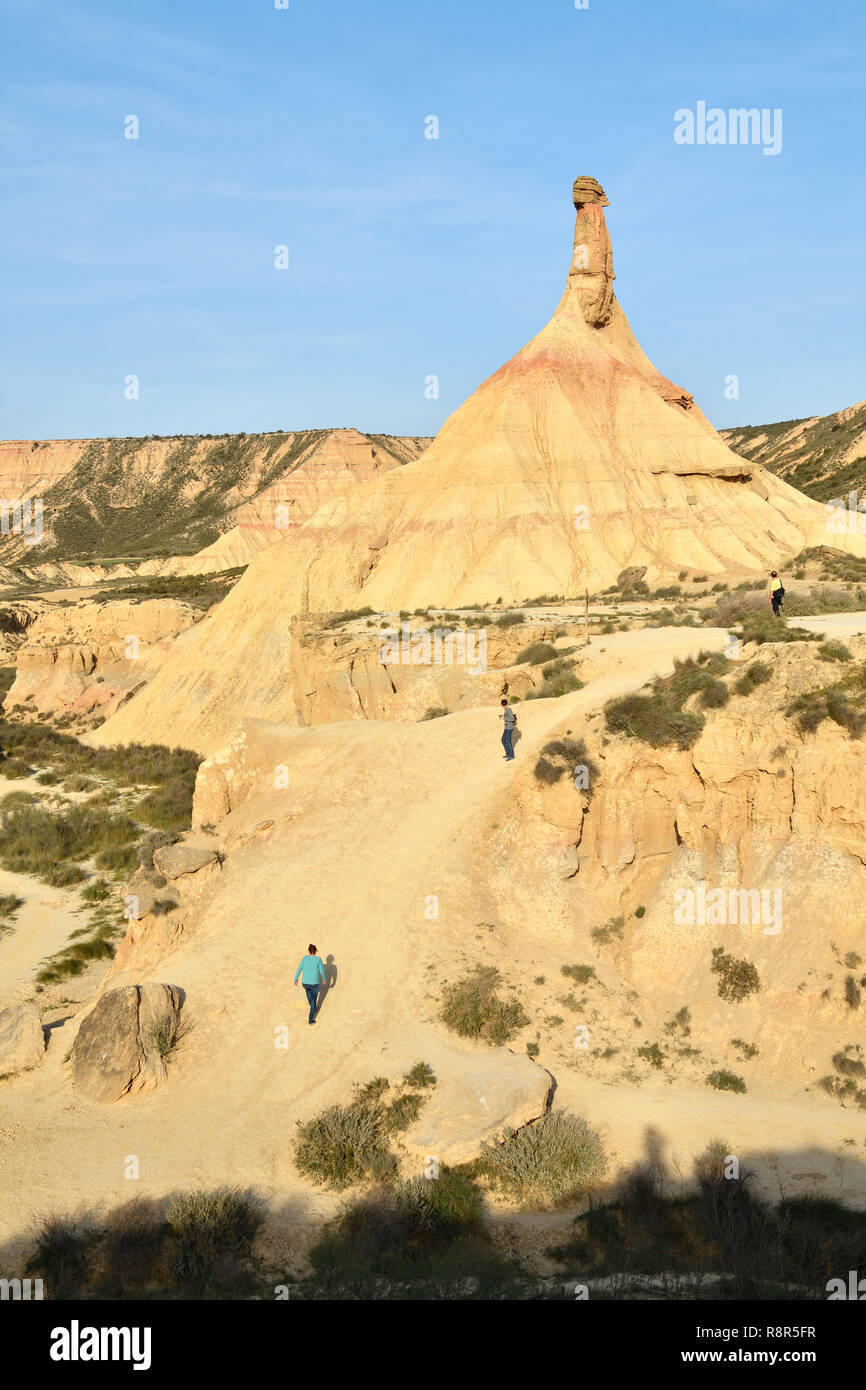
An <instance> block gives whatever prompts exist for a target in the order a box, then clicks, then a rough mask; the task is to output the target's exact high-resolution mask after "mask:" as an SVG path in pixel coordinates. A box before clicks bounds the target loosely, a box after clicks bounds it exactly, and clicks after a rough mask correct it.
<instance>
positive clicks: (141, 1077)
mask: <svg viewBox="0 0 866 1390" xmlns="http://www.w3.org/2000/svg"><path fill="white" fill-rule="evenodd" d="M181 1004H182V998H181V993H180V990H179V989H178V988H177V986H176V985H159V984H146V985H123V986H121V987H120V988H119V989H112V990H109V991H108V992H107V993H106V994H103V995H102V997H101V998H100V999H99V1000H98V1002H97V1004H96V1006H95V1008H94V1009H92V1010H91V1012H90V1013H89V1014H88V1015H87V1017H86V1018H85V1019H84V1022H83V1023H82V1024H81V1027H80V1028H79V1030H78V1034H77V1036H76V1039H75V1042H74V1043H73V1045H72V1083H73V1085H74V1087H75V1089H76V1091H79V1092H81V1094H82V1095H86V1096H89V1097H90V1099H91V1100H98V1101H106V1102H107V1101H113V1100H119V1099H120V1097H121V1096H125V1095H130V1094H132V1093H134V1092H136V1091H142V1090H148V1089H152V1088H153V1087H154V1086H157V1085H159V1083H160V1081H161V1080H162V1079H163V1077H164V1076H165V1074H166V1064H165V1058H166V1056H167V1054H168V1052H169V1051H170V1050H171V1047H172V1045H173V1043H174V1041H175V1039H176V1037H177V1029H178V1023H179V1020H180V1010H181Z"/></svg>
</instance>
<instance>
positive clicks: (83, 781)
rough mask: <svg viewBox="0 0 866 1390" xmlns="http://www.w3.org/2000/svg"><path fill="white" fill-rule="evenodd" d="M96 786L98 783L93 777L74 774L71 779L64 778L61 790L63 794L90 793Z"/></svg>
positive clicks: (80, 773) (79, 773)
mask: <svg viewBox="0 0 866 1390" xmlns="http://www.w3.org/2000/svg"><path fill="white" fill-rule="evenodd" d="M37 780H38V779H37ZM98 786H99V783H98V782H97V780H96V778H95V777H87V776H85V774H84V773H82V772H76V773H75V774H74V775H73V776H72V777H67V778H66V780H65V782H64V783H63V790H64V791H65V792H92V791H95V790H96V788H97V787H98Z"/></svg>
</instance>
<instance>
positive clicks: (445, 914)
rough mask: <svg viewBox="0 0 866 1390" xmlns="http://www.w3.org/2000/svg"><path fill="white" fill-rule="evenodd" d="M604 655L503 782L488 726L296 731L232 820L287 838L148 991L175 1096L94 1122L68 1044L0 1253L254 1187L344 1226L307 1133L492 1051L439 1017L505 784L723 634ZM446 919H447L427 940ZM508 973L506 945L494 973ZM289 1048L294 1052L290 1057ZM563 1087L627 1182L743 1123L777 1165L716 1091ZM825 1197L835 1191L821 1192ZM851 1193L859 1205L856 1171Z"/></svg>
mask: <svg viewBox="0 0 866 1390" xmlns="http://www.w3.org/2000/svg"><path fill="white" fill-rule="evenodd" d="M843 616H845V617H847V616H848V615H843ZM828 630H830V631H833V630H834V629H833V625H832V623H831V624H830V625H829V627H828ZM602 641H603V650H602V642H599V643H598V644H594V647H593V648H591V649H590V654H591V656H593V657H594V656H596V655H598V656H599V657H601V656H602V655H603V656H604V659H605V662H606V663H608V662H609V663H612V665H613V669H612V670H611V671H609V673H608V674H606V675H604V676H603V677H601V678H600V679H598V680H595V681H590V682H589V683H588V684H587V685H586V686H585V687H584V688H583V689H582V690H579V691H576V692H574V693H573V694H570V695H567V696H564V697H562V698H561V699H558V700H538V701H531V702H527V703H524V704H521V705H520V706H519V709H518V715H519V724H520V729H521V734H522V739H521V742H520V743H519V744H518V745H517V748H518V757H517V759H516V761H515V762H514V763H513V764H509V763H506V762H505V761H504V760H503V759H502V753H501V748H500V746H499V736H500V731H501V725H500V724H499V722H498V719H497V713H498V711H497V710H495V709H492V710H491V709H490V708H484V709H471V710H465V711H461V712H458V713H455V714H453V715H451V716H449V717H447V718H442V719H438V720H431V721H428V722H426V723H421V724H412V725H408V724H395V723H375V722H363V721H357V722H354V723H351V724H337V725H322V726H317V727H315V728H313V729H303V730H301V729H294V728H288V727H287V728H286V729H285V731H284V737H285V749H286V761H287V764H288V766H289V768H290V779H289V787H288V789H287V791H285V792H280V793H277V792H274V791H269V792H267V793H264V792H263V793H261V794H259V795H255V796H253V797H252V798H251V799H250V802H249V803H245V804H244V805H243V806H242V807H241V808H240V809H239V810H238V811H237V812H235V813H233V816H232V817H230V818H229V819H230V821H235V822H237V824H239V825H241V826H250V827H252V826H253V825H254V824H255V823H256V822H261V820H262V819H263V817H265V816H272V817H273V818H274V819H275V821H276V824H275V827H274V831H273V832H272V833H269V834H268V835H267V836H263V837H261V838H260V839H259V840H257V841H255V842H254V843H252V844H251V845H249V846H247V847H246V848H244V849H240V850H238V851H237V852H236V853H232V854H230V855H229V857H228V858H227V860H226V863H225V865H224V866H223V870H222V871H221V875H220V879H219V884H218V887H217V889H216V890H215V891H214V892H213V894H212V895H211V898H210V900H209V901H208V903H207V904H206V905H205V907H204V910H203V912H202V915H201V920H200V922H199V923H198V924H197V927H196V930H195V933H194V934H193V935H191V936H189V938H188V939H187V938H185V939H184V941H183V944H182V945H181V946H180V948H179V949H177V950H176V951H174V952H173V953H172V954H171V955H170V956H168V957H167V958H166V959H165V960H164V961H162V962H161V963H160V965H159V966H158V967H157V968H155V969H154V970H152V971H149V972H147V974H146V978H151V979H155V980H164V981H171V982H172V983H174V984H177V985H179V986H180V987H181V988H182V989H183V990H184V991H185V992H186V996H187V1000H188V1005H187V1006H186V1007H187V1010H188V1015H189V1018H190V1021H191V1023H192V1028H191V1031H190V1033H189V1034H188V1036H187V1037H186V1038H185V1039H184V1040H183V1042H182V1044H181V1046H180V1048H179V1049H178V1053H177V1056H176V1059H175V1060H173V1061H172V1063H171V1074H170V1077H169V1079H168V1081H167V1082H166V1083H165V1084H164V1086H163V1087H161V1088H160V1089H159V1090H158V1091H156V1092H154V1093H152V1094H149V1095H143V1096H140V1097H136V1098H134V1099H130V1100H124V1101H121V1102H118V1103H117V1104H115V1105H111V1106H97V1105H94V1104H92V1103H90V1102H87V1101H84V1100H81V1099H80V1098H78V1097H76V1096H75V1094H74V1093H73V1092H72V1090H71V1086H70V1082H69V1078H68V1075H67V1074H66V1071H65V1069H64V1063H63V1057H64V1055H65V1053H66V1051H67V1048H68V1046H69V1041H70V1036H71V1033H72V1032H73V1031H74V1027H75V1026H76V1025H75V1023H74V1022H73V1023H72V1024H70V1025H67V1026H66V1027H64V1028H60V1029H58V1030H57V1036H56V1038H55V1039H53V1041H52V1045H51V1047H50V1048H49V1052H48V1054H47V1057H46V1060H45V1062H44V1064H43V1066H42V1068H41V1069H40V1070H39V1072H37V1073H33V1074H31V1076H30V1077H28V1078H22V1079H21V1080H20V1081H15V1082H12V1083H7V1084H6V1087H5V1088H4V1096H3V1099H4V1109H5V1119H4V1121H3V1123H2V1126H0V1186H2V1187H3V1188H5V1190H7V1191H9V1190H10V1189H14V1190H16V1191H17V1193H18V1200H17V1201H16V1207H15V1211H14V1212H10V1211H9V1209H8V1206H7V1208H6V1213H5V1215H4V1216H0V1236H3V1235H15V1234H16V1233H20V1229H21V1223H22V1214H26V1213H27V1212H30V1213H34V1212H38V1211H40V1210H46V1209H64V1210H68V1209H69V1208H70V1207H74V1206H77V1205H78V1204H80V1203H91V1204H92V1203H94V1202H96V1203H98V1202H106V1203H109V1204H110V1203H113V1202H118V1201H123V1200H126V1199H128V1198H129V1197H130V1196H131V1195H134V1191H147V1192H150V1193H153V1194H154V1195H162V1194H164V1193H166V1192H169V1191H171V1190H174V1189H183V1188H188V1187H191V1186H197V1185H199V1184H201V1183H208V1184H209V1183H223V1182H238V1183H241V1184H253V1185H255V1186H257V1187H258V1188H259V1189H260V1190H263V1191H265V1192H266V1193H267V1194H268V1195H269V1196H270V1198H271V1201H272V1203H273V1205H274V1207H275V1208H281V1207H282V1208H284V1209H285V1210H286V1211H287V1212H289V1213H290V1214H289V1215H287V1217H286V1219H287V1220H289V1221H290V1220H292V1219H296V1220H299V1221H300V1220H308V1219H310V1218H315V1216H316V1215H317V1214H322V1213H325V1212H327V1211H329V1210H332V1209H333V1207H334V1204H335V1198H334V1197H333V1196H332V1195H331V1194H324V1193H318V1192H311V1191H310V1189H309V1187H308V1186H306V1185H302V1184H301V1183H300V1182H299V1179H298V1176H297V1174H296V1172H295V1171H294V1169H293V1166H292V1163H291V1157H290V1154H291V1144H292V1139H293V1135H294V1122H295V1120H296V1119H297V1118H307V1117H308V1116H310V1115H312V1114H314V1113H316V1112H317V1111H318V1110H320V1109H321V1108H322V1106H324V1105H326V1104H329V1103H332V1102H334V1101H338V1100H341V1101H345V1099H346V1098H347V1097H348V1095H349V1094H350V1093H351V1087H352V1084H353V1083H354V1082H356V1081H360V1080H365V1079H367V1078H369V1077H371V1076H374V1075H377V1074H387V1075H392V1076H393V1075H395V1074H399V1073H400V1072H401V1071H402V1070H403V1069H404V1068H406V1067H408V1066H410V1065H411V1064H412V1063H413V1062H415V1061H418V1060H422V1059H423V1060H426V1061H429V1062H430V1063H431V1064H432V1065H433V1067H434V1070H436V1071H437V1072H440V1073H443V1074H444V1073H446V1072H448V1071H449V1069H453V1068H455V1067H459V1066H461V1065H462V1067H463V1068H464V1070H466V1071H471V1068H472V1059H473V1055H474V1054H477V1053H479V1052H483V1051H484V1049H483V1048H482V1047H480V1046H479V1047H477V1048H473V1046H472V1045H471V1044H468V1043H464V1042H462V1041H461V1042H460V1045H459V1047H458V1046H457V1045H456V1044H455V1042H453V1041H452V1040H451V1038H450V1037H449V1036H448V1035H446V1034H445V1030H444V1029H443V1028H442V1026H441V1025H439V1024H437V1023H436V1022H435V1012H436V1002H437V1000H438V997H439V993H440V990H441V985H442V982H443V979H448V978H452V979H453V978H457V977H458V976H459V975H460V973H461V971H462V970H463V969H464V963H465V960H466V959H467V946H468V945H472V944H473V943H474V941H475V939H476V937H477V924H479V923H480V922H481V920H482V914H483V908H482V907H481V906H480V904H479V896H480V890H479V885H478V882H477V874H476V867H477V866H476V857H475V856H476V850H477V845H478V843H479V839H480V838H481V839H483V838H484V837H486V836H488V835H489V834H490V832H491V827H495V826H496V825H497V824H500V823H501V821H502V819H503V818H504V816H505V814H506V813H507V809H508V806H509V802H510V800H511V798H512V797H513V783H514V778H515V777H516V776H517V775H519V773H520V772H521V770H522V769H524V768H525V767H526V766H527V765H529V764H530V763H531V761H532V760H533V758H534V756H536V755H537V752H538V751H539V749H540V747H541V745H542V744H543V742H544V741H545V740H546V739H547V738H549V737H550V736H551V735H552V734H553V733H554V732H558V731H560V730H561V729H563V728H564V727H566V726H567V727H570V728H572V729H573V730H574V733H575V734H579V733H580V731H581V728H582V720H583V719H584V718H585V717H586V716H587V715H588V714H590V713H592V712H594V711H595V710H597V709H599V708H600V707H601V705H602V704H603V703H604V701H605V700H606V699H609V698H610V697H611V696H614V695H616V694H619V693H624V692H626V691H628V690H632V689H634V688H636V687H639V686H640V685H641V684H643V683H644V682H645V681H647V680H648V679H650V678H651V677H652V676H653V675H655V674H664V673H665V672H666V671H667V670H669V669H670V668H671V666H672V663H673V660H674V658H675V657H686V656H689V655H694V654H696V653H697V652H698V651H699V650H701V649H720V648H721V647H723V646H724V645H725V643H726V641H727V633H725V632H723V631H722V630H720V629H698V630H695V631H692V630H682V629H680V630H671V629H645V630H643V631H639V632H631V633H623V634H612V635H611V636H610V637H607V638H604V639H602ZM295 758H297V759H298V765H299V767H300V770H299V773H298V776H297V777H295V776H294V768H295V766H296V763H295V761H294V759H295ZM304 759H306V760H307V761H306V763H303V760H304ZM302 763H303V766H301V764H302ZM311 767H315V768H316V769H317V776H316V777H313V776H311V775H310V768H311ZM431 897H435V898H436V900H437V902H438V908H439V916H438V917H437V918H436V919H435V920H432V921H431V920H428V919H427V918H426V916H425V906H426V905H427V904H428V902H429V900H430V899H431ZM531 930H532V926H531V925H528V926H527V932H530V931H531ZM539 939H543V937H542V936H540V938H539ZM309 940H315V941H316V942H317V944H318V946H319V949H320V951H321V953H322V955H323V957H325V958H326V959H327V957H328V956H331V957H332V958H333V963H334V965H335V967H336V971H337V979H336V985H335V986H334V988H333V989H332V990H330V991H329V993H328V995H327V996H326V998H325V1000H324V1003H323V1006H322V1010H321V1014H320V1019H319V1022H318V1024H317V1025H316V1027H315V1028H309V1027H308V1026H307V1025H306V1010H305V1007H304V1004H303V994H302V992H301V990H300V989H297V990H295V989H294V988H293V986H292V984H291V977H292V975H293V973H294V968H295V965H296V963H297V960H298V958H299V956H300V954H302V952H303V950H304V949H305V947H306V943H307V941H309ZM545 949H546V948H545ZM507 955H508V949H507V946H506V947H502V946H500V945H499V944H497V943H495V939H494V940H492V941H491V943H490V946H489V956H490V959H491V960H492V961H493V963H497V964H499V963H502V964H505V962H506V959H507ZM137 978H141V977H140V976H139V977H137ZM120 982H122V977H121V979H120V980H118V983H120ZM283 1025H285V1026H287V1028H288V1041H289V1045H288V1048H287V1049H284V1050H278V1049H277V1048H275V1046H274V1035H275V1029H277V1028H278V1027H281V1026H283ZM64 1035H66V1036H64ZM541 1060H542V1061H543V1060H544V1059H543V1058H542V1059H541ZM557 1080H558V1082H559V1090H558V1091H557V1103H566V1104H568V1105H570V1106H572V1107H573V1108H575V1109H578V1110H580V1111H581V1112H582V1113H586V1114H587V1115H588V1116H590V1117H591V1118H593V1119H594V1120H595V1119H598V1121H599V1122H601V1123H602V1124H603V1125H604V1126H605V1128H606V1131H607V1133H608V1136H609V1143H610V1147H611V1151H612V1154H613V1156H614V1163H615V1167H623V1166H628V1165H629V1164H630V1163H632V1162H634V1161H636V1160H637V1159H639V1158H641V1157H643V1156H644V1155H645V1151H646V1144H647V1132H648V1131H649V1130H652V1129H656V1130H658V1131H659V1132H660V1133H661V1134H662V1136H663V1139H664V1143H665V1144H666V1145H667V1147H668V1149H669V1150H675V1152H676V1155H677V1163H678V1164H680V1166H685V1167H688V1165H689V1164H690V1162H691V1161H692V1159H693V1157H694V1155H695V1154H697V1153H699V1152H701V1151H702V1150H703V1149H704V1148H705V1147H706V1144H707V1143H708V1142H709V1141H710V1140H712V1139H715V1138H718V1137H725V1136H726V1135H727V1136H728V1137H730V1138H731V1142H734V1137H733V1136H731V1126H732V1121H734V1120H735V1119H736V1121H737V1124H738V1129H737V1135H736V1142H737V1143H738V1144H740V1145H741V1146H744V1147H747V1148H749V1149H750V1150H752V1151H765V1150H766V1149H767V1144H768V1134H769V1133H770V1131H768V1128H767V1125H768V1121H767V1105H768V1104H770V1097H769V1094H766V1095H765V1094H763V1093H761V1092H760V1091H758V1092H756V1094H755V1097H754V1098H751V1097H749V1098H747V1099H748V1104H746V1105H744V1104H743V1098H740V1097H735V1098H733V1099H732V1098H731V1097H729V1096H726V1095H719V1094H717V1093H714V1092H708V1091H707V1090H706V1088H704V1089H702V1090H701V1091H700V1092H699V1093H698V1092H697V1091H695V1090H694V1088H662V1087H658V1088H655V1089H654V1088H652V1087H644V1088H641V1089H635V1088H634V1087H612V1086H603V1085H601V1084H600V1083H598V1082H596V1081H593V1080H592V1079H590V1078H582V1077H581V1076H580V1075H579V1073H576V1072H574V1071H569V1072H567V1074H565V1075H563V1076H562V1077H559V1076H558V1077H557ZM483 1099H484V1098H483V1097H479V1105H481V1104H483ZM772 1105H773V1106H774V1107H775V1108H774V1112H773V1114H774V1117H775V1118H774V1122H773V1128H772V1142H773V1145H774V1146H775V1145H776V1144H777V1142H778V1143H779V1144H781V1145H783V1146H784V1147H785V1149H786V1151H787V1150H788V1148H792V1151H793V1147H792V1146H795V1147H796V1150H797V1151H803V1152H804V1153H807V1154H809V1153H811V1152H812V1151H813V1150H814V1151H815V1152H816V1153H817V1151H818V1149H819V1147H820V1148H828V1147H832V1146H833V1145H836V1146H841V1145H842V1144H844V1142H845V1141H846V1139H847V1138H849V1136H850V1134H851V1131H852V1120H851V1118H850V1115H849V1114H847V1113H846V1112H843V1111H841V1110H840V1111H838V1112H837V1111H832V1110H830V1109H829V1108H828V1107H827V1106H826V1105H822V1104H821V1103H820V1102H818V1101H811V1100H810V1099H809V1098H808V1097H804V1096H803V1094H802V1093H801V1092H798V1093H796V1094H795V1093H793V1092H792V1094H791V1095H790V1097H785V1096H780V1097H778V1098H777V1099H776V1100H775V1101H773V1102H772ZM735 1107H736V1108H735ZM481 1113H482V1112H481V1111H480V1110H479V1115H481ZM776 1121H778V1123H777V1122H776ZM130 1154H133V1155H135V1156H136V1157H137V1158H138V1159H139V1163H140V1173H141V1178H140V1180H138V1181H137V1182H136V1183H135V1184H132V1183H130V1182H129V1181H126V1180H125V1179H124V1176H123V1175H124V1165H125V1162H126V1158H127V1157H128V1156H129V1155H130ZM816 1164H817V1159H815V1160H814V1162H813V1161H812V1159H810V1160H809V1163H807V1164H806V1165H805V1166H803V1165H801V1168H802V1171H804V1172H812V1171H818V1169H817V1167H816ZM810 1165H811V1166H810ZM824 1166H825V1167H826V1158H825V1160H824ZM861 1167H862V1165H861ZM767 1171H769V1169H767ZM798 1171H799V1169H798ZM852 1171H853V1170H852ZM814 1181H815V1182H820V1181H823V1182H825V1183H826V1182H827V1181H828V1178H827V1175H826V1173H825V1174H824V1175H823V1179H822V1178H821V1175H820V1174H819V1178H818V1179H815V1180H814ZM842 1182H843V1185H844V1186H845V1188H846V1191H847V1190H848V1189H852V1190H853V1189H854V1188H855V1187H856V1182H855V1177H854V1176H852V1173H850V1172H847V1171H846V1173H845V1174H844V1175H843V1178H842ZM861 1182H862V1179H861ZM818 1190H820V1188H819V1189H818Z"/></svg>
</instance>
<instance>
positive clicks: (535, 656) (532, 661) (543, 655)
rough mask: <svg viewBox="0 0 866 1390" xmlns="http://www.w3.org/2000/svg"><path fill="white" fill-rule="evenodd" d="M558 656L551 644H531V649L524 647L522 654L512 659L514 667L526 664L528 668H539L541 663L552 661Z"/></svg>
mask: <svg viewBox="0 0 866 1390" xmlns="http://www.w3.org/2000/svg"><path fill="white" fill-rule="evenodd" d="M557 656H559V652H558V651H557V650H556V647H554V645H553V643H552V642H533V643H532V646H531V647H524V649H523V651H522V652H518V653H517V656H516V657H515V658H514V663H515V665H518V664H519V663H521V662H527V663H528V664H529V665H530V666H540V665H541V663H542V662H543V661H554V660H555V659H556V657H557Z"/></svg>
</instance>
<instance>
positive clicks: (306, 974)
mask: <svg viewBox="0 0 866 1390" xmlns="http://www.w3.org/2000/svg"><path fill="white" fill-rule="evenodd" d="M307 950H308V952H309V955H306V956H304V958H303V959H302V961H301V963H300V965H299V966H298V968H297V970H296V971H295V987H297V984H298V976H299V975H300V977H301V984H302V985H303V986H304V993H305V994H306V996H307V1003H308V1004H309V1006H310V1017H309V1018H308V1019H307V1022H308V1023H315V1021H316V1009H317V1008H318V1007H319V986H320V985H323V984H324V983H325V967H324V966H323V964H322V957H321V956H320V955H319V954H318V953H317V951H316V948H315V946H314V945H313V943H312V942H310V944H309V946H308V947H307Z"/></svg>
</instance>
